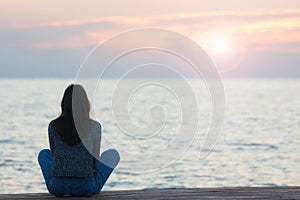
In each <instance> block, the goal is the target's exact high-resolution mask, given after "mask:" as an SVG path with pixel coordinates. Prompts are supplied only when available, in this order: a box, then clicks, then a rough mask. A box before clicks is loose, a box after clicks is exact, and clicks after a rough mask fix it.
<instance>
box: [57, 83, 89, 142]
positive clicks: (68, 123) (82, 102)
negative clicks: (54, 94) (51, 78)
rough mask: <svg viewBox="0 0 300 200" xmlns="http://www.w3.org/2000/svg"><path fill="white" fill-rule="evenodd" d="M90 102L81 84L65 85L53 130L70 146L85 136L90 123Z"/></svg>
mask: <svg viewBox="0 0 300 200" xmlns="http://www.w3.org/2000/svg"><path fill="white" fill-rule="evenodd" d="M89 113H90V102H89V100H88V97H87V94H86V92H85V90H84V88H83V87H82V86H81V85H75V84H72V85H70V86H68V87H67V89H66V90H65V92H64V96H63V98H62V101H61V115H60V116H59V117H58V118H57V119H56V120H55V122H54V128H55V130H56V131H55V132H56V133H57V134H58V135H59V136H60V138H61V140H62V141H63V142H65V143H66V144H68V145H70V146H75V145H77V144H79V143H80V142H81V139H80V138H83V137H86V136H87V135H88V133H89V125H90V123H89V122H90V117H89Z"/></svg>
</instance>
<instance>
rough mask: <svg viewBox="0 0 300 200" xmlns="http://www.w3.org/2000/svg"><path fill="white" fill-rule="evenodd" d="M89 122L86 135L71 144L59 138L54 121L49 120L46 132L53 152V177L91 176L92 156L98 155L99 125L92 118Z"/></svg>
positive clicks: (93, 161) (92, 167) (93, 165)
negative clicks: (78, 141)
mask: <svg viewBox="0 0 300 200" xmlns="http://www.w3.org/2000/svg"><path fill="white" fill-rule="evenodd" d="M90 122H91V126H90V130H89V132H90V133H89V134H88V137H86V138H81V142H80V143H78V144H77V145H73V146H71V145H68V144H66V143H65V142H63V141H62V140H61V138H60V136H59V134H58V133H57V132H56V131H55V130H56V129H55V121H52V122H50V124H49V128H48V133H49V141H50V149H51V151H52V154H53V165H52V169H51V175H52V176H53V177H82V178H83V177H85V178H87V177H93V169H94V167H95V162H96V158H94V157H98V156H99V148H100V140H101V125H100V124H99V123H98V122H96V121H94V120H90Z"/></svg>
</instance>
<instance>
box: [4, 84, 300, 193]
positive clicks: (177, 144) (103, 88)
mask: <svg viewBox="0 0 300 200" xmlns="http://www.w3.org/2000/svg"><path fill="white" fill-rule="evenodd" d="M118 81H119V80H114V79H104V80H101V81H99V80H97V81H96V80H91V83H94V84H95V86H86V87H87V88H86V90H87V91H88V95H89V99H90V102H91V107H92V111H91V117H92V118H94V119H95V120H97V121H99V122H100V123H101V124H102V144H101V152H103V151H105V150H106V149H109V148H115V149H116V150H118V151H119V153H120V156H121V160H120V163H119V165H118V166H117V168H116V169H115V170H114V172H113V173H112V174H111V176H110V177H109V179H108V181H107V183H106V184H105V186H104V188H103V190H127V189H153V188H190V187H193V188H194V187H229V186H262V187H268V186H295V185H300V173H299V172H300V171H299V170H300V168H299V166H300V79H291V78H249V79H246V78H239V79H223V80H222V84H223V88H217V89H216V88H214V87H212V88H209V87H208V84H207V83H206V82H205V81H204V80H195V79H191V80H186V81H187V82H188V84H183V83H182V82H179V80H176V79H175V80H167V79H165V80H158V79H155V80H142V79H139V80H137V79H130V80H126V81H125V80H122V82H121V83H120V82H118ZM74 82H76V80H74V79H50V78H37V79H28V78H27V79H25V78H24V79H0V99H1V103H0V194H12V193H35V192H47V189H46V186H45V182H44V180H43V176H42V173H41V170H40V167H39V164H38V162H37V155H38V153H39V151H40V150H41V149H45V148H49V141H48V135H47V134H48V133H47V128H48V124H49V122H50V121H51V120H53V119H55V118H56V117H57V116H59V114H60V103H61V99H62V95H63V92H64V89H65V88H66V87H67V86H68V85H69V84H71V83H74ZM79 84H80V82H79ZM124 85H128V86H130V87H124ZM174 87H175V88H174ZM130 89H131V90H130ZM212 90H218V91H217V92H218V93H219V95H215V96H214V92H215V91H212ZM223 97H224V98H223ZM222 105H224V106H222ZM214 111H216V112H214ZM216 115H218V116H216ZM214 126H218V127H219V128H215V127H214ZM208 139H209V140H210V142H208V143H206V142H207V140H208ZM203 155H204V156H203Z"/></svg>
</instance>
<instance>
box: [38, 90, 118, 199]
mask: <svg viewBox="0 0 300 200" xmlns="http://www.w3.org/2000/svg"><path fill="white" fill-rule="evenodd" d="M89 113H90V103H89V100H88V98H87V95H86V92H85V90H84V88H83V87H82V86H81V85H73V84H72V85H70V86H69V87H67V89H66V90H65V92H64V96H63V99H62V102H61V115H60V116H59V117H58V118H56V119H55V120H53V121H51V122H50V123H49V126H48V136H49V142H50V150H49V149H43V150H41V151H40V153H39V155H38V162H39V164H40V167H41V170H42V173H43V176H44V179H45V182H46V186H47V189H48V191H49V192H50V193H51V194H53V195H55V196H63V195H72V196H91V195H93V194H96V193H98V192H100V190H101V189H102V187H103V185H104V184H105V182H106V181H107V179H108V177H109V176H110V174H111V173H112V171H113V170H114V168H115V167H116V166H117V165H118V163H119V160H120V156H119V153H118V152H117V151H116V150H114V149H109V150H107V151H105V152H103V153H102V154H101V156H100V158H99V159H98V157H99V153H100V143H101V124H100V123H99V122H97V121H95V120H92V119H91V118H90V116H89Z"/></svg>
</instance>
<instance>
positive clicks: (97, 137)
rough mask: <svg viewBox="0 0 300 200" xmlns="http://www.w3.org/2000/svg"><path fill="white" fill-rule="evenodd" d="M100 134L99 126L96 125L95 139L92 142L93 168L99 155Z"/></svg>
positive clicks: (98, 124) (100, 128)
mask: <svg viewBox="0 0 300 200" xmlns="http://www.w3.org/2000/svg"><path fill="white" fill-rule="evenodd" d="M101 134H102V127H101V124H100V123H97V126H96V134H95V139H94V142H93V156H94V160H93V164H94V168H95V166H96V163H97V161H98V158H99V155H100V146H101Z"/></svg>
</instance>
